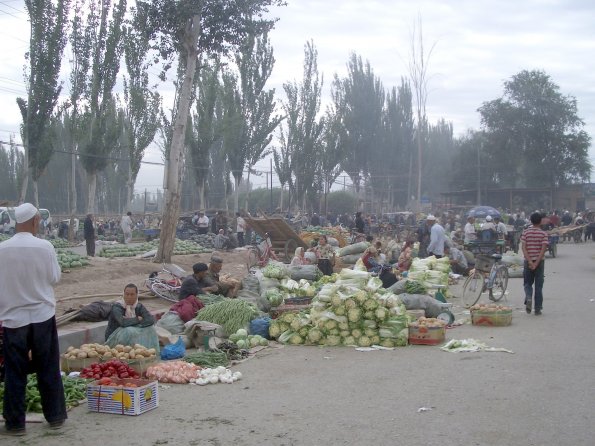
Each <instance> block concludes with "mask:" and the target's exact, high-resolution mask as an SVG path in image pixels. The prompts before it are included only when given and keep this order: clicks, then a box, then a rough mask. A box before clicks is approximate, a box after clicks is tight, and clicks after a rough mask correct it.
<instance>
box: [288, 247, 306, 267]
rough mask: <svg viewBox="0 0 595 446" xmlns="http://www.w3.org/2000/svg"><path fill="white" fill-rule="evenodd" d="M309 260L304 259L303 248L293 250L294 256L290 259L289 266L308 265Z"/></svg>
mask: <svg viewBox="0 0 595 446" xmlns="http://www.w3.org/2000/svg"><path fill="white" fill-rule="evenodd" d="M309 264H310V260H309V259H307V258H306V256H305V253H304V248H302V247H301V246H300V247H298V248H296V249H295V255H294V256H293V259H291V264H290V265H291V266H302V265H309Z"/></svg>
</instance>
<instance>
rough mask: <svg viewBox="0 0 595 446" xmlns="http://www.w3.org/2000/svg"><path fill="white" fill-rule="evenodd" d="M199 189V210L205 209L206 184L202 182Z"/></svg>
mask: <svg viewBox="0 0 595 446" xmlns="http://www.w3.org/2000/svg"><path fill="white" fill-rule="evenodd" d="M197 188H198V209H205V182H204V180H203V181H202V184H200V186H197Z"/></svg>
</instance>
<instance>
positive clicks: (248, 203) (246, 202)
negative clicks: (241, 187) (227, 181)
mask: <svg viewBox="0 0 595 446" xmlns="http://www.w3.org/2000/svg"><path fill="white" fill-rule="evenodd" d="M249 205H250V169H248V175H247V176H246V201H245V203H244V210H245V211H246V212H248V206H249Z"/></svg>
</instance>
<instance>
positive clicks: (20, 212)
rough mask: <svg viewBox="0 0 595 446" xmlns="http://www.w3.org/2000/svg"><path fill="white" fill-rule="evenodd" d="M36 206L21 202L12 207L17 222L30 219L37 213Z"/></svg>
mask: <svg viewBox="0 0 595 446" xmlns="http://www.w3.org/2000/svg"><path fill="white" fill-rule="evenodd" d="M37 212H38V211H37V208H36V207H35V206H33V205H32V204H31V203H23V204H21V205H20V206H17V207H16V208H15V209H14V215H15V218H16V221H17V223H25V222H26V221H29V220H31V219H32V218H33V217H35V215H36V214H37Z"/></svg>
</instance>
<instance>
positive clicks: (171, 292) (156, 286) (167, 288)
mask: <svg viewBox="0 0 595 446" xmlns="http://www.w3.org/2000/svg"><path fill="white" fill-rule="evenodd" d="M151 291H152V292H153V293H155V295H156V296H159V297H161V298H162V299H165V300H168V301H170V302H178V301H179V300H180V299H179V297H180V290H179V288H177V287H172V286H171V285H168V284H166V283H162V282H158V281H155V282H153V283H152V284H151Z"/></svg>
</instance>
